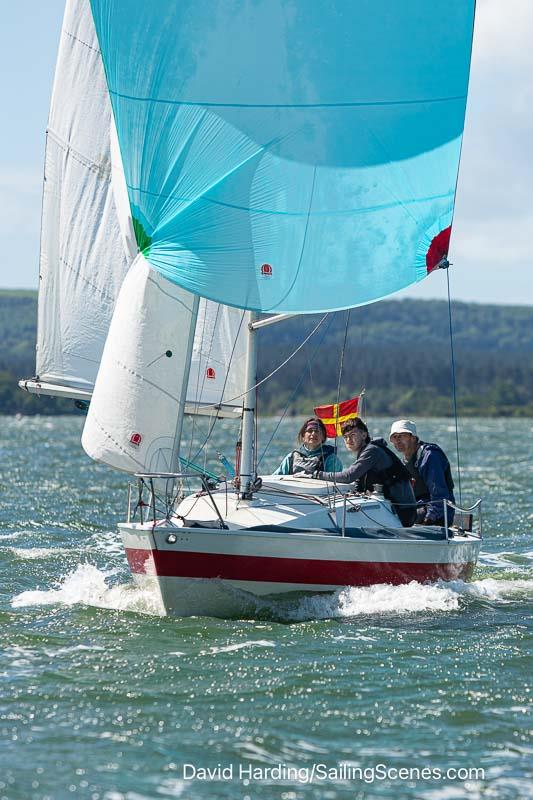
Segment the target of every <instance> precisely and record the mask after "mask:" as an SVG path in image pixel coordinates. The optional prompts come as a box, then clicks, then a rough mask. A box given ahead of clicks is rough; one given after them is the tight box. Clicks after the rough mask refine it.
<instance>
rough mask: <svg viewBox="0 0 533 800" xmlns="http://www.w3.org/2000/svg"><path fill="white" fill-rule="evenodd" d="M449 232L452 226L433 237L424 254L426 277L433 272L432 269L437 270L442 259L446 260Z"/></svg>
mask: <svg viewBox="0 0 533 800" xmlns="http://www.w3.org/2000/svg"><path fill="white" fill-rule="evenodd" d="M451 232H452V226H451V225H448V227H447V228H444V230H442V231H441V232H440V233H437V235H436V236H434V237H433V240H432V242H431V244H430V245H429V247H428V251H427V253H426V269H427V271H428V275H429V273H430V272H433V270H434V269H437V267H438V266H439V264H440V263H441V261H442V260H443V259H445V258H448V250H449V247H450V235H451Z"/></svg>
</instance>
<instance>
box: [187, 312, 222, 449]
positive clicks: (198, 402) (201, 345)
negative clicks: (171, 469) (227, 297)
mask: <svg viewBox="0 0 533 800" xmlns="http://www.w3.org/2000/svg"><path fill="white" fill-rule="evenodd" d="M219 314H220V304H219V305H218V306H217V311H216V315H215V322H214V325H213V329H212V331H211V341H210V342H209V349H208V351H207V357H206V359H205V363H206V364H208V363H209V360H210V358H211V352H212V349H213V341H214V338H215V331H216V328H217V324H218V317H219ZM207 315H208V305H207V303H206V302H204V306H203V321H202V335H201V337H200V347H199V354H198V372H197V374H196V402H195V404H194V405H195V406H196V411H197V412H198V408H199V407H200V397H201V395H202V394H203V391H204V388H205V369H204V375H203V379H202V388H201V391H199V390H200V368H201V366H202V356H203V355H204V353H203V344H204V338H205V331H206V325H207ZM228 369H229V367H228ZM197 416H198V413H195V414H193V421H192V425H191V436H190V439H189V458H190V457H191V454H192V447H193V439H194V432H195V430H196V422H197V419H196V418H197Z"/></svg>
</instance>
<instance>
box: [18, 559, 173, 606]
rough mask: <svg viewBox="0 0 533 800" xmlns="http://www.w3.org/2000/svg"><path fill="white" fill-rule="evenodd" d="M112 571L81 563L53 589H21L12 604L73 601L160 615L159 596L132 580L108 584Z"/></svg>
mask: <svg viewBox="0 0 533 800" xmlns="http://www.w3.org/2000/svg"><path fill="white" fill-rule="evenodd" d="M112 574H113V573H112V572H103V571H102V570H99V569H98V568H97V567H95V566H93V565H92V564H80V565H78V567H77V568H76V570H74V572H71V573H69V574H68V575H66V576H65V577H64V578H63V579H62V581H61V582H60V583H59V585H58V586H56V587H55V588H53V589H45V590H37V589H35V590H31V591H26V592H21V593H20V594H18V595H16V596H15V597H13V599H12V600H11V605H12V607H13V608H22V607H25V606H49V605H56V604H59V605H67V606H72V605H76V604H81V605H86V606H96V607H97V608H110V609H114V610H116V611H135V612H137V613H140V614H153V615H156V616H162V615H163V613H164V610H163V608H162V606H161V602H160V600H159V597H158V596H157V595H156V594H155V593H154V592H151V591H149V590H146V589H142V588H139V587H138V586H136V585H135V584H133V583H128V584H116V585H109V583H108V580H109V578H110V577H111V576H112Z"/></svg>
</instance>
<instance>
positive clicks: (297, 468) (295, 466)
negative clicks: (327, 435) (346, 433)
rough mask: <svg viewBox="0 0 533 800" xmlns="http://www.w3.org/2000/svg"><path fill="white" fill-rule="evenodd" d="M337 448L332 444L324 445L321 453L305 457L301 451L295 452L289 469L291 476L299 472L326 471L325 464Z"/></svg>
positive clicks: (291, 457) (291, 456)
mask: <svg viewBox="0 0 533 800" xmlns="http://www.w3.org/2000/svg"><path fill="white" fill-rule="evenodd" d="M334 452H335V448H334V447H333V446H332V445H331V444H323V445H322V447H321V448H320V453H317V454H316V455H314V456H307V455H304V453H302V452H301V451H300V450H293V451H292V453H291V455H290V460H289V468H290V474H291V475H297V474H298V473H299V472H315V471H316V470H322V471H324V470H325V466H324V465H325V463H326V459H327V458H328V456H330V455H333V453H334Z"/></svg>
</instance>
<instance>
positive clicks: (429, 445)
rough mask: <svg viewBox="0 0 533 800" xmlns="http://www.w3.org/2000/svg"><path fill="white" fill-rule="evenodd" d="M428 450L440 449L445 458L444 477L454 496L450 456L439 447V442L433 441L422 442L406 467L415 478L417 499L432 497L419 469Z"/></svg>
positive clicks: (414, 487)
mask: <svg viewBox="0 0 533 800" xmlns="http://www.w3.org/2000/svg"><path fill="white" fill-rule="evenodd" d="M427 450H436V451H438V452H439V453H440V454H441V456H442V459H443V462H444V478H445V480H446V485H447V487H448V489H449V491H450V495H452V496H453V487H454V482H453V478H452V469H451V467H450V462H449V461H448V456H447V455H446V453H445V452H444V450H443V449H442V448H441V447H439V445H438V444H434V443H433V442H420V444H419V446H418V448H417V450H416V453H414V454H413V455H412V456H411V458H410V459H409V461H407V462H406V464H405V467H406V469H407V470H408V472H409V475H410V476H411V478H413V481H412V483H413V490H414V493H415V497H416V499H417V500H427V499H428V498H429V497H430V491H429V488H428V487H427V485H426V482H425V481H424V479H423V478H422V476H421V475H420V472H419V471H418V465H419V464H420V461H421V460H422V456H423V455H424V453H425V452H426V451H427Z"/></svg>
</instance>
